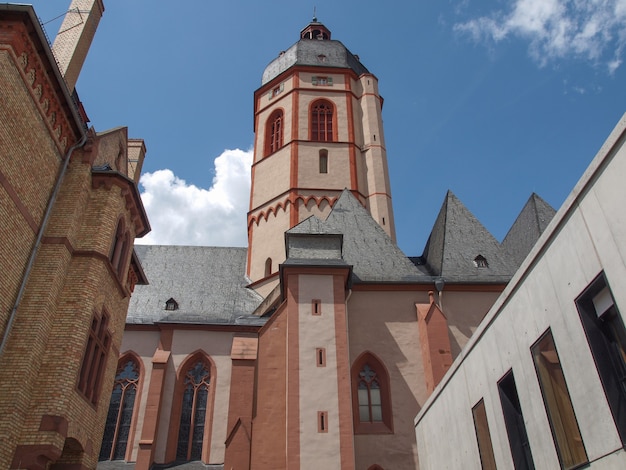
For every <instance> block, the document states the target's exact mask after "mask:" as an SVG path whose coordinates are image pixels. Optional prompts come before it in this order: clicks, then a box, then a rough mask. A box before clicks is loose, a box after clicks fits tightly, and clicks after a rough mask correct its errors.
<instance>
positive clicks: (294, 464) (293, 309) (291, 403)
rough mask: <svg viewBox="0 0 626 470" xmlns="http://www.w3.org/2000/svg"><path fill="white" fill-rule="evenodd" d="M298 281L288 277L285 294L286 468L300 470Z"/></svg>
mask: <svg viewBox="0 0 626 470" xmlns="http://www.w3.org/2000/svg"><path fill="white" fill-rule="evenodd" d="M299 285H300V279H299V276H298V275H297V274H294V275H291V276H289V283H288V286H285V288H286V294H287V325H288V326H287V351H288V352H287V468H289V470H299V469H300V377H299V374H300V358H299V350H300V340H299V333H298V325H299V321H298V314H299V312H298V302H299V297H300V289H299Z"/></svg>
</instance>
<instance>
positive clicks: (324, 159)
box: [320, 151, 328, 173]
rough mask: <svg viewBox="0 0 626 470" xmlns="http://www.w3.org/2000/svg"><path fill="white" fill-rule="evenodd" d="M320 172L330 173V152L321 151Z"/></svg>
mask: <svg viewBox="0 0 626 470" xmlns="http://www.w3.org/2000/svg"><path fill="white" fill-rule="evenodd" d="M320 173H328V154H327V153H322V152H321V151H320Z"/></svg>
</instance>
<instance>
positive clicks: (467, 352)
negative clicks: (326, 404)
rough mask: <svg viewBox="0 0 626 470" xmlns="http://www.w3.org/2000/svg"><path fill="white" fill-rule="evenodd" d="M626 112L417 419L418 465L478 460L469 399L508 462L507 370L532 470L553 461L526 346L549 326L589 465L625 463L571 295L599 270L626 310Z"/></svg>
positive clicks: (507, 464) (499, 459) (500, 462)
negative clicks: (501, 386)
mask: <svg viewBox="0 0 626 470" xmlns="http://www.w3.org/2000/svg"><path fill="white" fill-rule="evenodd" d="M625 130H626V118H622V120H621V121H620V123H619V124H618V126H617V127H616V129H615V130H614V131H613V133H612V134H611V136H610V137H609V139H608V140H607V142H606V143H605V144H604V146H603V147H602V149H601V150H600V152H599V153H598V155H597V156H596V158H595V159H594V160H593V162H592V163H591V165H590V167H589V168H588V170H587V171H586V173H585V174H584V175H583V177H582V179H581V180H580V182H579V183H578V184H577V186H576V187H575V188H574V190H573V192H572V194H571V195H570V196H569V198H568V199H567V201H566V202H565V204H564V205H563V207H562V208H561V209H560V210H559V212H558V213H557V215H556V216H555V218H554V219H553V221H552V223H551V224H550V226H549V227H548V229H547V230H546V232H545V233H544V234H543V235H542V237H541V238H540V240H539V242H538V243H537V245H536V246H535V248H534V249H533V250H532V252H531V254H530V255H529V256H528V258H527V259H526V261H525V262H524V263H523V264H522V266H521V268H520V270H519V271H518V273H517V274H516V276H515V277H514V278H513V280H512V281H511V283H510V284H509V285H508V286H507V288H506V289H505V291H504V293H503V295H502V296H501V297H500V298H499V300H498V301H497V302H496V304H495V305H494V307H493V308H492V309H491V310H490V312H489V313H488V315H487V316H486V318H485V320H484V321H483V323H482V324H481V326H480V327H479V329H478V331H477V332H476V333H475V335H474V336H473V337H472V339H471V340H470V341H469V343H468V344H467V346H466V347H465V349H464V350H463V351H462V352H461V356H460V357H459V358H458V359H457V361H456V362H455V363H454V364H453V366H452V368H451V369H450V371H449V372H448V374H447V375H446V377H445V378H444V380H443V382H442V383H441V384H440V385H439V387H438V388H437V389H436V390H435V392H434V393H433V395H432V396H431V398H430V399H429V400H428V402H427V403H426V405H425V406H424V408H423V409H422V411H421V412H420V414H419V415H418V416H417V418H416V420H415V432H416V438H417V443H418V453H419V460H420V468H421V469H422V470H424V469H440V468H479V467H480V457H479V454H478V447H477V443H476V437H475V436H476V434H475V431H474V425H473V418H472V411H471V410H472V407H473V406H474V405H475V404H476V403H477V402H478V401H479V400H480V399H483V400H484V403H485V407H486V413H487V420H488V423H489V428H490V433H491V439H492V441H493V450H494V455H495V460H496V464H497V466H498V468H512V466H513V462H512V458H511V452H510V450H509V443H508V439H507V433H506V428H505V423H504V418H503V413H502V408H501V404H500V399H499V395H498V388H497V382H498V381H499V380H500V379H501V378H502V377H503V375H504V374H505V373H507V371H508V370H510V369H512V371H513V374H514V377H515V382H516V384H517V392H518V394H519V400H520V405H521V408H522V413H523V415H524V421H525V424H526V429H527V432H528V438H529V443H530V448H531V452H532V456H533V459H534V463H535V466H536V468H559V461H558V456H557V453H556V449H555V444H554V441H553V438H552V434H551V431H550V425H549V422H548V418H547V415H546V410H545V408H544V402H543V398H542V394H541V390H540V388H539V384H538V380H537V374H536V371H535V367H534V364H533V360H532V357H531V353H530V347H531V346H532V345H533V343H535V342H536V341H537V339H538V338H539V337H540V336H541V335H542V334H543V333H544V332H545V331H546V330H547V329H548V328H550V329H551V331H552V335H553V337H554V342H555V345H556V349H557V352H558V355H559V358H560V361H561V366H562V369H563V373H564V375H565V380H566V382H567V386H568V390H569V394H570V396H571V401H572V404H573V408H574V412H575V415H576V418H577V421H578V425H579V427H580V433H581V436H582V440H583V443H584V446H585V449H586V452H587V455H588V458H589V461H590V463H591V467H592V468H622V467H624V466H625V465H626V454H625V453H624V452H623V450H622V444H621V441H620V439H619V436H618V434H617V430H616V427H615V425H614V422H613V418H612V416H611V413H610V410H609V407H608V404H607V401H606V398H605V395H604V392H603V389H602V385H601V382H600V379H599V376H598V373H597V371H596V368H595V364H594V361H593V358H592V356H591V352H590V349H589V345H588V342H587V339H586V336H585V332H584V330H583V328H582V324H581V321H580V317H579V314H578V312H577V309H576V305H575V302H574V301H575V299H576V298H577V297H578V296H579V295H580V294H581V293H582V292H583V291H584V289H585V288H586V287H587V286H588V285H589V284H590V282H591V281H593V280H594V279H595V278H596V276H597V275H598V274H599V273H600V272H604V274H605V276H606V278H607V280H608V283H609V286H610V287H611V289H612V293H613V296H614V298H615V302H616V304H617V307H618V309H619V310H620V311H621V314H622V315H624V313H626V288H625V287H626V281H625V280H626V213H625V212H624V208H623V203H624V201H625V200H626V185H624V175H625V174H626V147H624V140H625V138H626V136H625Z"/></svg>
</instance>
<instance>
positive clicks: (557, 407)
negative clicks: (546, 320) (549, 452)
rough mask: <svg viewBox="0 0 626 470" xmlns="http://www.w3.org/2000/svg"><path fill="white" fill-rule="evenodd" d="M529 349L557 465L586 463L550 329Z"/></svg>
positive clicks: (583, 447)
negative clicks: (557, 456) (550, 431)
mask: <svg viewBox="0 0 626 470" xmlns="http://www.w3.org/2000/svg"><path fill="white" fill-rule="evenodd" d="M531 353H532V356H533V360H534V362H535V368H536V369H537V377H538V378H539V386H540V387H541V394H542V395H543V401H544V404H545V406H546V410H547V412H548V419H549V421H550V428H551V430H552V436H553V437H554V442H555V444H556V450H557V453H558V455H559V461H560V462H561V468H565V469H571V468H576V467H578V466H579V465H582V464H585V463H587V453H586V452H585V446H584V445H583V441H582V438H581V436H580V430H579V428H578V422H577V421H576V415H575V414H574V407H573V406H572V401H571V399H570V395H569V392H568V391H567V384H566V383H565V376H564V375H563V369H561V362H560V360H559V355H558V354H557V352H556V347H555V346H554V338H553V337H552V332H551V331H550V330H548V331H547V332H546V333H545V334H544V335H543V336H542V337H541V338H540V339H539V340H538V341H537V342H536V343H535V344H534V345H533V346H532V348H531Z"/></svg>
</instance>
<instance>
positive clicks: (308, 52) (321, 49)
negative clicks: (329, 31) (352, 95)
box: [261, 39, 369, 85]
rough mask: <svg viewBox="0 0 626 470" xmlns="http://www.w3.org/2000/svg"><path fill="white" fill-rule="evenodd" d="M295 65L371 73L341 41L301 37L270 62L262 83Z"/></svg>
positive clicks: (358, 73)
mask: <svg viewBox="0 0 626 470" xmlns="http://www.w3.org/2000/svg"><path fill="white" fill-rule="evenodd" d="M322 56H323V57H322ZM294 65H307V66H316V67H337V68H344V69H352V70H353V71H354V72H355V73H356V74H357V75H361V74H363V73H369V72H368V70H367V69H366V68H365V66H364V65H363V64H361V62H359V59H357V58H356V57H355V56H354V54H352V53H351V52H350V51H349V50H348V48H346V46H344V45H343V44H342V43H341V42H339V41H335V40H334V39H324V40H318V39H301V40H300V41H298V42H297V43H295V44H294V45H293V46H291V47H290V48H289V49H287V50H286V51H284V52H281V53H280V55H279V56H278V57H277V58H276V59H274V60H273V61H272V62H270V63H269V65H268V66H267V67H266V68H265V71H264V72H263V77H262V79H261V84H262V85H265V84H266V83H268V82H270V81H272V80H273V79H274V78H276V77H277V76H279V75H280V74H281V73H283V72H284V71H285V70H287V69H289V68H291V67H293V66H294Z"/></svg>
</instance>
